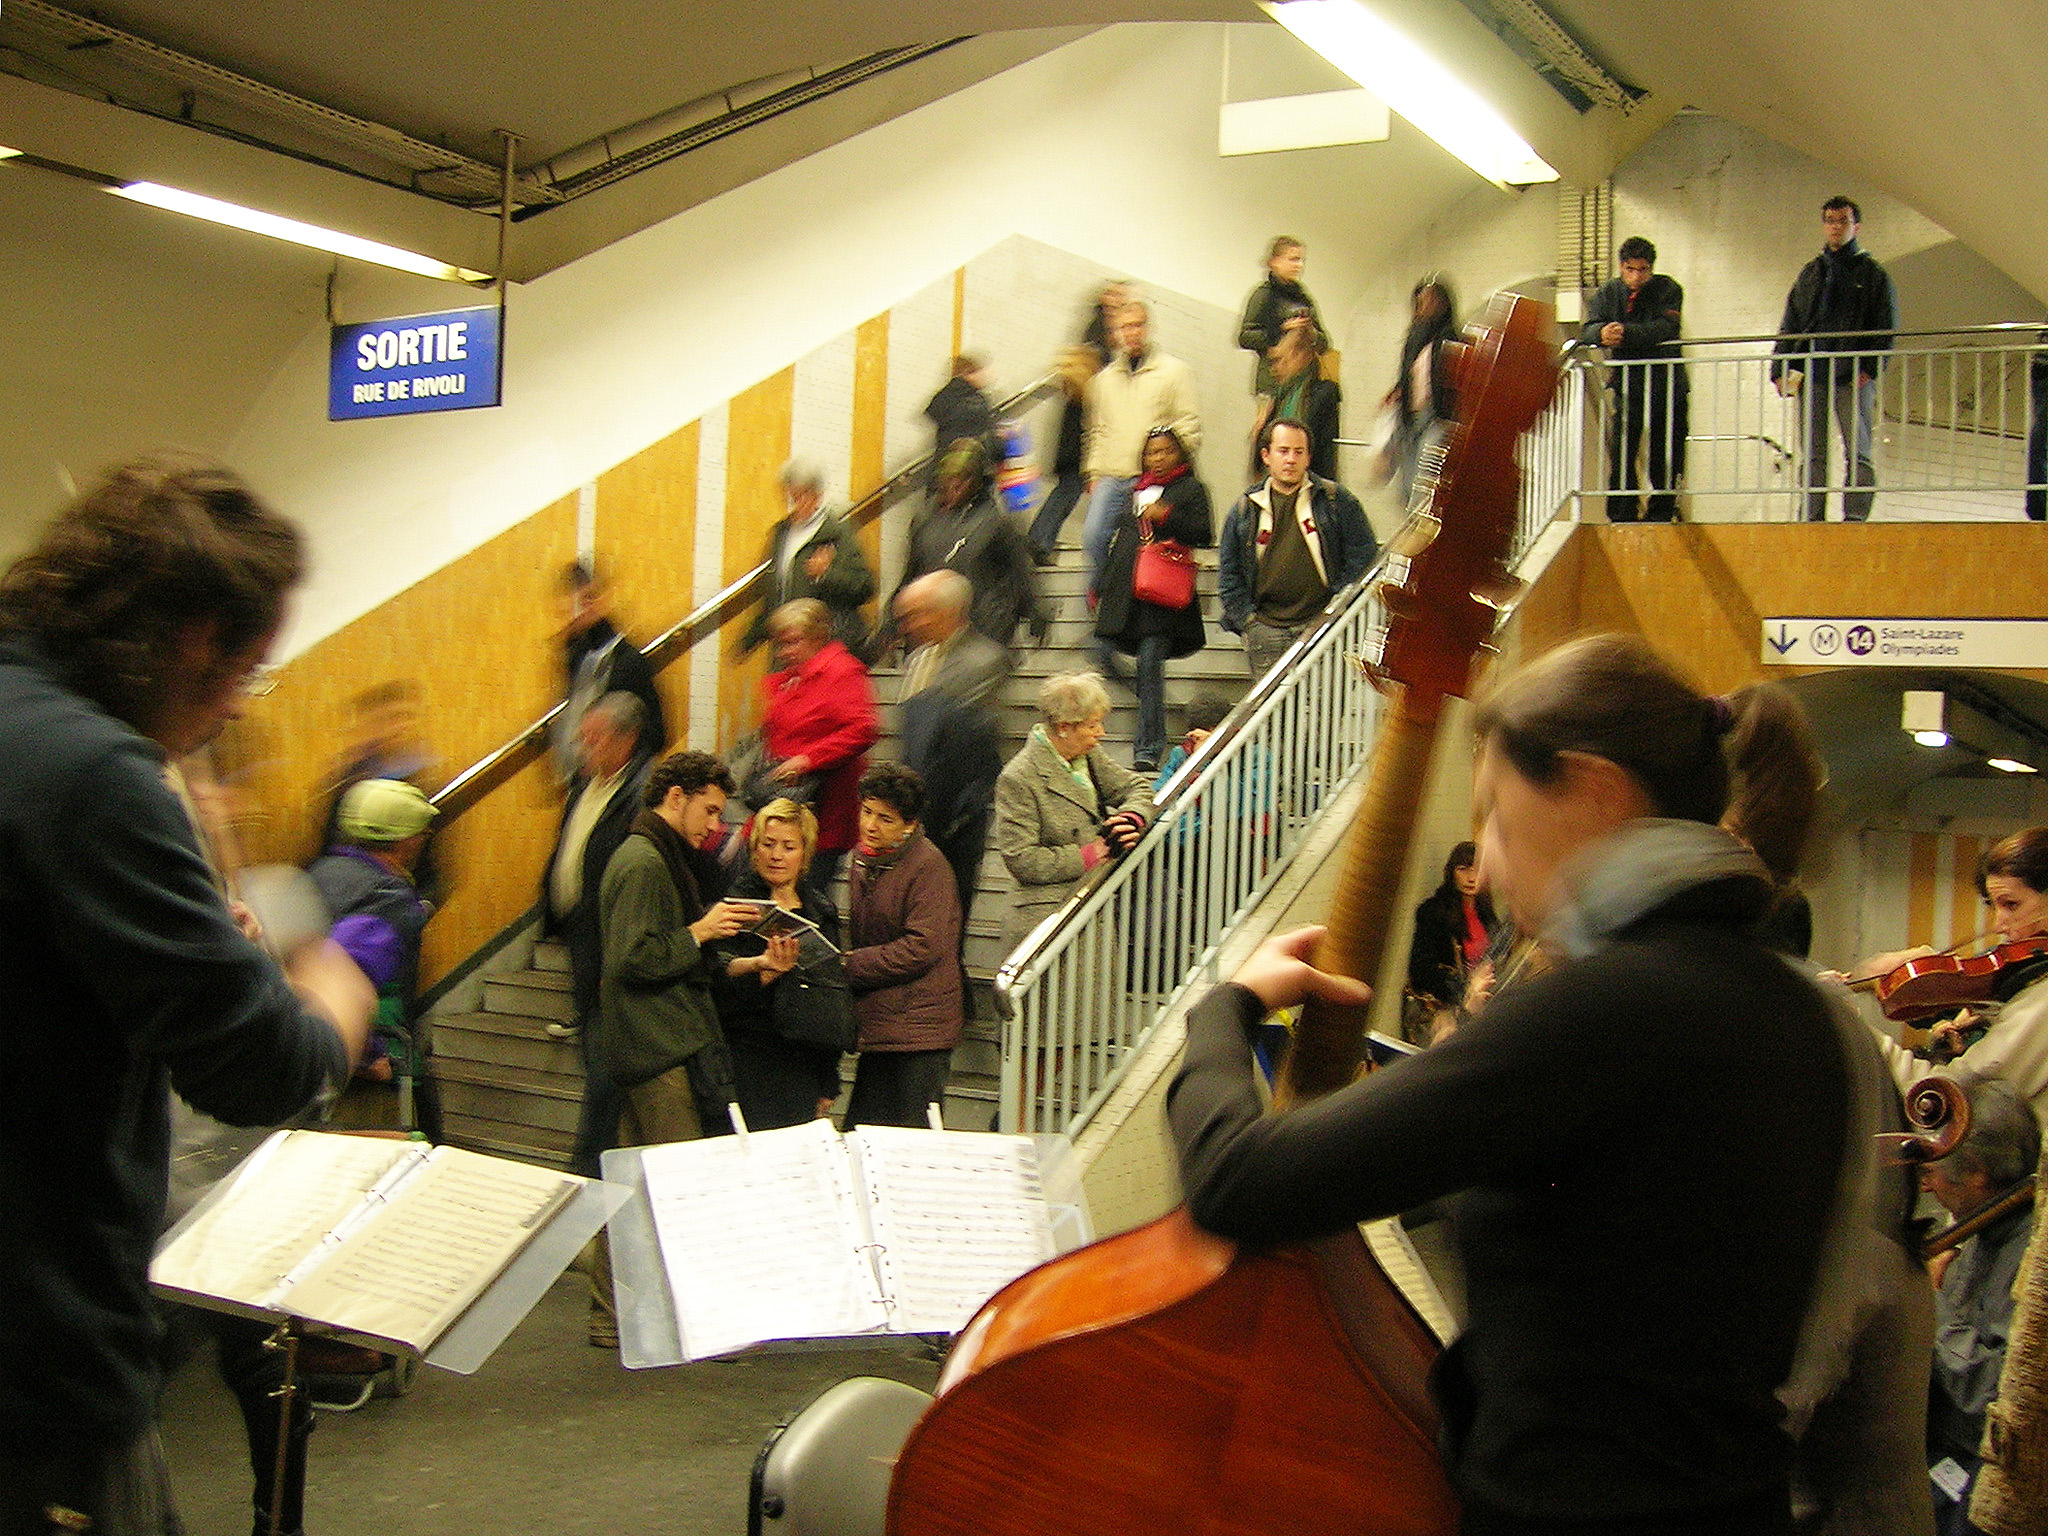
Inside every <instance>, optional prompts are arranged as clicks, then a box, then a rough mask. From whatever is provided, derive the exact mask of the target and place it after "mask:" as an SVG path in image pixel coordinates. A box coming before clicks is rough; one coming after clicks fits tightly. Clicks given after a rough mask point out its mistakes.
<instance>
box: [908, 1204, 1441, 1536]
mask: <svg viewBox="0 0 2048 1536" xmlns="http://www.w3.org/2000/svg"><path fill="white" fill-rule="evenodd" d="M1085 1253H1086V1256H1087V1259H1088V1263H1087V1264H1086V1265H1085V1266H1075V1265H1072V1264H1069V1263H1055V1264H1052V1265H1048V1266H1046V1267H1045V1268H1043V1269H1040V1270H1036V1271H1034V1272H1033V1273H1031V1274H1029V1275H1026V1276H1024V1277H1023V1278H1022V1279H1020V1280H1018V1281H1017V1282H1016V1283H1015V1284H1013V1285H1011V1286H1009V1287H1007V1288H1005V1289H1004V1290H1003V1291H1002V1292H1001V1293H1000V1294H998V1295H997V1296H996V1297H995V1299H994V1300H992V1301H991V1302H990V1303H989V1304H988V1306H987V1307H985V1308H984V1309H983V1310H982V1312H981V1313H980V1314H979V1315H978V1316H977V1317H976V1319H975V1321H974V1322H973V1323H972V1324H971V1325H970V1327H969V1329H968V1331H967V1332H966V1333H964V1334H962V1335H961V1336H960V1339H959V1341H958V1343H957V1344H956V1345H955V1348H954V1353H953V1355H952V1357H951V1358H950V1359H949V1361H948V1363H947V1369H946V1373H945V1376H944V1377H943V1378H942V1380H941V1382H940V1396H939V1399H938V1402H937V1403H936V1404H935V1405H934V1407H933V1409H932V1411H931V1412H930V1413H929V1414H927V1415H926V1417H925V1419H924V1420H923V1422H922V1423H920V1424H919V1425H918V1427H917V1429H916V1430H915V1431H914V1432H913V1434H912V1436H911V1438H910V1442H909V1443H908V1444H907V1445H906V1446H905V1447H904V1449H903V1454H902V1457H901V1459H900V1460H899V1462H898V1463H897V1470H896V1479H895V1482H894V1484H893V1486H892V1488H891V1492H890V1499H889V1530H890V1532H891V1533H892V1536H969V1533H973V1536H1025V1533H1030V1536H1131V1533H1136V1532H1163V1533H1173V1536H1212V1533H1213V1536H1305V1533H1310V1532H1317V1531H1336V1530H1344V1531H1370V1532H1376V1533H1385V1536H1431V1533H1447V1532H1450V1531H1453V1530H1455V1529H1456V1528H1457V1519H1458V1516H1457V1504H1456V1501H1455V1500H1454V1498H1453V1497H1452V1494H1451V1491H1450V1488H1449V1486H1448V1485H1447V1484H1446V1483H1445V1481H1444V1477H1443V1473H1442V1470H1441V1468H1440V1467H1439V1465H1438V1462H1437V1457H1436V1449H1435V1434H1436V1420H1435V1414H1434V1411H1433V1409H1432V1408H1431V1406H1430V1403H1429V1399H1428V1396H1427V1393H1426V1391H1425V1390H1424V1379H1425V1377H1426V1375H1427V1373H1428V1369H1429V1365H1430V1363H1431V1361H1432V1360H1433V1359H1434V1358H1435V1355H1436V1343H1435V1340H1434V1339H1433V1338H1432V1337H1431V1335H1430V1334H1429V1331H1428V1329H1427V1328H1426V1326H1425V1325H1424V1324H1423V1323H1422V1321H1421V1320H1420V1319H1419V1318H1418V1317H1416V1316H1415V1314H1414V1312H1413V1310H1412V1309H1411V1308H1410V1307H1409V1306H1408V1304H1407V1302H1406V1300H1405V1299H1403V1298H1402V1297H1401V1295H1400V1294H1399V1293H1398V1292H1397V1291H1395V1290H1394V1289H1393V1287H1392V1286H1391V1285H1390V1284H1389V1283H1388V1282H1387V1281H1386V1279H1385V1277H1384V1276H1383V1275H1382V1274H1381V1272H1380V1271H1379V1269H1378V1267H1377V1266H1376V1265H1375V1264H1373V1262H1372V1260H1371V1258H1370V1255H1369V1254H1368V1253H1367V1251H1366V1249H1365V1246H1364V1244H1363V1242H1362V1241H1361V1240H1360V1239H1359V1238H1358V1237H1357V1236H1356V1234H1345V1235H1344V1236H1342V1237H1339V1238H1334V1239H1331V1240H1329V1241H1328V1242H1325V1243H1319V1244H1316V1245H1314V1246H1313V1247H1308V1248H1287V1249H1279V1250H1275V1251H1272V1252H1266V1253H1241V1252H1239V1251H1238V1250H1237V1249H1236V1247H1235V1246H1234V1245H1233V1244H1231V1243H1228V1242H1225V1241H1224V1240H1223V1239H1221V1238H1217V1237H1212V1236H1210V1235H1209V1234H1208V1233H1205V1232H1203V1231H1201V1230H1200V1229H1199V1228H1197V1227H1196V1226H1195V1225H1194V1223H1193V1222H1192V1221H1191V1220H1190V1219H1189V1218H1188V1216H1187V1213H1186V1212H1185V1211H1175V1212H1173V1213H1172V1214H1171V1215H1168V1216H1165V1217H1162V1218H1161V1219H1160V1220H1158V1221H1155V1222H1153V1223H1151V1224H1150V1225H1148V1226H1144V1227H1140V1228H1138V1229H1137V1230H1135V1231H1132V1232H1127V1233H1124V1234H1123V1235H1121V1236H1119V1237H1113V1238H1110V1239H1108V1240H1106V1241H1104V1242H1101V1243H1097V1244H1095V1245H1094V1246H1093V1247H1091V1248H1089V1249H1087V1250H1085Z"/></svg>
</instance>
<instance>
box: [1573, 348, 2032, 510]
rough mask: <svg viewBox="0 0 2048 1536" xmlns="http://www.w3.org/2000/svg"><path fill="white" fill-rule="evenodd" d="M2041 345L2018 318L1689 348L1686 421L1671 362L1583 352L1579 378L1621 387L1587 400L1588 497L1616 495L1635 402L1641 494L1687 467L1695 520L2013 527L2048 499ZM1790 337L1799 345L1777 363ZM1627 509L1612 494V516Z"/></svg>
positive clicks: (1685, 481) (1686, 493)
mask: <svg viewBox="0 0 2048 1536" xmlns="http://www.w3.org/2000/svg"><path fill="white" fill-rule="evenodd" d="M2042 338H2043V332H2042V330H2041V327H2040V326H2039V325H2038V324H2018V323H2014V324H2003V325H1987V326H1975V327H1970V328H1967V329H1963V330H1954V331H1898V332H1892V333H1885V334H1878V333H1867V332H1838V333H1828V334H1816V335H1813V336H1800V337H1791V338H1782V337H1778V336H1762V335H1758V336H1716V337H1709V338H1704V339H1689V340H1687V341H1686V342H1685V344H1684V358H1683V364H1682V366H1683V368H1684V370H1685V375H1686V379H1687V381H1688V383H1689V384H1690V389H1689V390H1688V391H1687V402H1686V410H1685V412H1684V413H1681V412H1679V411H1678V410H1676V409H1674V408H1672V407H1671V406H1670V405H1668V404H1667V403H1666V402H1668V401H1670V400H1671V399H1672V396H1673V393H1674V388H1673V385H1674V375H1673V372H1672V366H1671V365H1670V364H1669V363H1665V362H1658V361H1621V362H1618V361H1610V360H1604V359H1603V358H1602V355H1601V353H1600V351H1599V349H1597V348H1592V347H1586V346H1575V347H1574V348H1572V349H1571V351H1570V354H1569V356H1568V359H1567V361H1568V363H1570V364H1571V365H1572V366H1573V371H1574V372H1579V373H1589V374H1593V375H1596V376H1597V382H1598V383H1601V384H1606V385H1608V386H1609V387H1608V388H1604V389H1603V388H1597V387H1595V388H1590V389H1588V390H1587V392H1586V403H1587V405H1588V406H1589V407H1590V408H1591V409H1592V412H1593V413H1594V414H1593V417H1590V418H1589V420H1588V423H1587V426H1588V435H1589V437H1590V438H1591V440H1592V441H1593V443H1594V444H1595V445H1596V446H1595V447H1594V448H1593V449H1592V450H1591V452H1590V455H1589V457H1588V459H1587V464H1588V467H1589V469H1590V470H1591V472H1592V473H1591V475H1590V477H1589V478H1588V480H1587V481H1586V483H1585V484H1584V486H1583V489H1584V491H1585V493H1586V494H1587V495H1588V496H1591V497H1595V498H1607V497H1608V493H1609V492H1610V489H1611V488H1612V487H1613V486H1615V485H1616V483H1617V482H1616V480H1615V479H1614V477H1613V476H1612V473H1611V466H1612V465H1613V462H1614V460H1615V457H1616V455H1617V442H1616V438H1615V432H1614V429H1615V426H1616V424H1617V421H1618V420H1619V419H1620V418H1621V417H1622V416H1623V414H1624V413H1623V410H1622V407H1623V402H1631V405H1630V413H1632V414H1634V415H1635V416H1637V417H1638V418H1639V422H1640V424H1639V426H1637V427H1636V429H1635V430H1636V431H1637V432H1638V433H1639V434H1640V437H1641V439H1642V441H1641V443H1640V446H1639V449H1638V454H1639V459H1640V463H1639V464H1638V466H1637V469H1638V473H1637V474H1636V475H1635V477H1634V481H1635V484H1636V485H1637V486H1638V487H1639V489H1638V490H1637V491H1636V492H1635V495H1636V496H1648V495H1650V494H1651V493H1653V492H1654V490H1655V489H1657V487H1656V486H1655V485H1653V484H1652V479H1653V476H1654V474H1655V471H1656V469H1657V466H1658V465H1659V464H1669V463H1672V462H1674V461H1675V462H1678V463H1680V464H1682V468H1683V472H1682V475H1680V476H1679V478H1678V484H1677V489H1678V491H1679V493H1680V494H1681V495H1682V497H1683V498H1684V501H1683V505H1684V507H1685V515H1686V517H1688V518H1689V519H1691V520H1694V521H1700V522H1735V521H1794V520H1798V519H1800V518H1802V517H1804V518H1807V519H1808V520H1811V521H1819V520H1821V518H1822V516H1823V515H1824V516H1825V517H1827V518H1829V519H1836V518H1841V517H1843V516H1844V515H1845V511H1846V513H1847V515H1849V516H1851V517H1876V518H1878V519H1880V520H1883V521H1893V522H1923V521H2009V520H2016V519H2019V518H2022V517H2025V516H2026V515H2027V501H2028V493H2029V492H2030V491H2031V492H2033V493H2034V494H2035V499H2036V500H2037V501H2038V500H2040V499H2041V496H2042V493H2044V492H2048V483H2044V474H2043V469H2042V465H2041V463H2040V461H2039V458H2038V454H2039V452H2040V449H2039V447H2038V446H2036V447H2035V448H2034V449H2033V455H2032V456H2031V457H2032V458H2033V462H2032V463H2031V465H2030V452H2029V448H2030V437H2031V439H2032V442H2033V443H2034V444H2036V445H2038V444H2041V443H2042V442H2043V440H2044V439H2043V436H2042V434H2043V416H2042V410H2043V405H2044V403H2048V400H2044V396H2048V346H2044V345H2043V340H2042ZM1786 341H1789V342H1791V343H1793V344H1794V347H1795V350H1793V351H1791V352H1790V353H1784V352H1780V351H1779V346H1780V343H1781V342H1786ZM1795 375H1796V376H1797V381H1798V382H1797V387H1796V388H1795V387H1793V382H1792V381H1793V378H1794V376H1795ZM1866 378H1867V379H1868V380H1869V381H1870V383H1869V385H1868V387H1867V388H1861V387H1859V385H1860V382H1861V380H1863V379H1866ZM1596 418H1597V419H1596ZM1660 478H1661V477H1660ZM1629 499H1631V500H1633V499H1634V497H1630V498H1629ZM1620 505H1621V502H1620V499H1619V498H1611V499H1609V506H1610V509H1611V510H1618V509H1619V507H1620Z"/></svg>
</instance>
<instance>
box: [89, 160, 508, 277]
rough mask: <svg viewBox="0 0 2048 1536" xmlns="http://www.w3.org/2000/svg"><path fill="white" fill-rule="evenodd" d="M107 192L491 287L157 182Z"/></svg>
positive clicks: (394, 250)
mask: <svg viewBox="0 0 2048 1536" xmlns="http://www.w3.org/2000/svg"><path fill="white" fill-rule="evenodd" d="M107 190H108V191H109V192H111V193H113V194H114V196H116V197H125V198H127V199H128V200H129V201H130V202H132V203H147V204H148V205H149V206H150V207H152V208H164V209H168V210H169V211H170V212H172V213H183V214H189V215H190V216H191V217H193V218H195V219H206V220H208V221H209V222H211V223H214V224H225V225H227V226H228V227H229V228H231V229H243V230H247V231H249V232H250V233H251V234H256V235H268V236H270V238H272V239H273V240H288V241H290V242H291V243H292V244H294V245H305V246H310V247H312V248H313V249H314V250H316V251H331V252H333V253H334V254H335V255H337V256H350V257H353V258H354V259H355V260H357V261H368V262H374V263H375V264H376V265H378V266H380V267H395V268H397V269H398V270H399V271H400V272H414V273H417V274H418V275H419V276H421V277H435V278H440V279H442V280H443V281H444V282H451V283H487V282H489V281H490V280H491V277H490V274H489V273H488V272H472V271H471V270H470V269H469V268H468V267H457V266H451V265H449V264H448V263H447V262H445V261H436V260H435V259H434V258H433V257H431V256H422V255H419V254H418V253H417V252H414V251H402V250H400V249H399V248H398V247H397V246H395V245H383V244H380V243H379V242H378V241H375V240H365V239H363V238H362V237H361V236H360V235H345V234H342V233H341V232H340V231H339V230H334V229H323V228H322V227H321V226H320V225H318V224H306V223H302V222H301V221H300V220H298V219H287V218H284V217H282V216H281V215H279V214H275V213H264V212H262V211H260V210H259V209H255V208H244V207H243V206H242V205H241V204H240V203H228V202H222V201H221V200H220V199H219V198H217V197H202V196H201V195H200V194H199V193H197V192H184V191H180V190H179V189H178V188H176V187H166V186H161V185H159V184H158V183H156V182H153V181H131V182H129V183H127V184H126V185H125V186H118V187H108V188H107Z"/></svg>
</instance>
